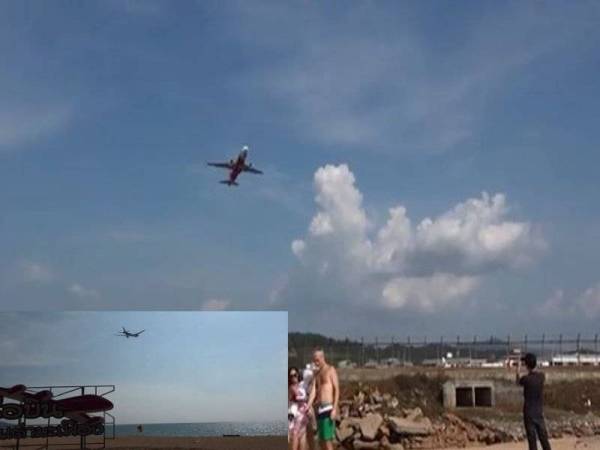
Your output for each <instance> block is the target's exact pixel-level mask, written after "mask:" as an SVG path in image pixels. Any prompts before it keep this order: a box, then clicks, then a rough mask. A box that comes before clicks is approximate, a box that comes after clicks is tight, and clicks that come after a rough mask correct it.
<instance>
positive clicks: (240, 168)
mask: <svg viewBox="0 0 600 450" xmlns="http://www.w3.org/2000/svg"><path fill="white" fill-rule="evenodd" d="M248 151H249V149H248V146H247V145H244V146H243V147H242V151H241V152H240V154H239V155H238V156H237V158H236V159H230V160H229V162H223V163H213V162H209V163H207V164H208V165H209V166H212V167H220V168H222V169H227V170H229V178H228V179H227V180H222V181H220V183H223V184H226V185H228V186H238V183H237V182H236V181H235V180H236V179H237V177H238V175H239V174H240V173H242V172H250V173H256V174H260V175H262V172H261V171H260V170H258V169H255V168H254V167H252V164H250V163H246V158H247V157H248Z"/></svg>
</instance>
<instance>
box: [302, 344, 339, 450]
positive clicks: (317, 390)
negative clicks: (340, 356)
mask: <svg viewBox="0 0 600 450" xmlns="http://www.w3.org/2000/svg"><path fill="white" fill-rule="evenodd" d="M313 363H314V366H315V369H316V374H315V378H314V381H313V386H312V388H311V390H310V398H309V400H308V406H309V410H310V411H313V405H316V407H317V433H318V435H319V441H320V443H321V448H322V449H323V450H333V441H334V439H335V419H336V418H337V417H338V411H339V409H338V404H339V400H340V387H339V382H338V376H337V372H336V371H335V368H334V367H332V366H330V365H329V364H327V361H325V353H324V352H323V349H321V348H317V349H315V351H314V352H313Z"/></svg>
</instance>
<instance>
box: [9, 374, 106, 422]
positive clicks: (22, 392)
mask: <svg viewBox="0 0 600 450" xmlns="http://www.w3.org/2000/svg"><path fill="white" fill-rule="evenodd" d="M3 397H4V398H9V399H11V400H16V401H17V402H21V403H24V404H34V405H35V404H39V403H44V402H45V403H47V404H48V407H49V408H48V411H47V412H46V413H47V414H50V415H53V416H54V417H57V418H60V417H61V416H64V417H67V418H69V419H71V420H75V421H76V422H79V423H87V424H89V425H92V424H96V423H98V424H101V423H104V418H103V417H100V416H90V415H89V414H88V413H99V412H104V411H109V410H111V409H113V404H112V402H111V401H110V400H108V399H106V398H104V397H102V396H99V395H89V394H87V395H76V396H74V397H69V398H63V399H60V400H57V399H54V398H53V397H54V395H53V394H52V392H51V391H39V392H36V393H29V392H27V387H26V386H24V385H22V384H17V385H15V386H12V387H9V388H3V387H0V404H1V403H2V401H1V400H2V398H3ZM34 411H37V412H38V413H39V412H40V409H39V408H38V409H37V410H36V409H34Z"/></svg>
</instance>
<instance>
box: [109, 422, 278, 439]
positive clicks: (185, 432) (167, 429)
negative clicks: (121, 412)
mask: <svg viewBox="0 0 600 450" xmlns="http://www.w3.org/2000/svg"><path fill="white" fill-rule="evenodd" d="M142 426H143V428H144V431H143V432H142V433H140V432H138V430H137V424H136V425H116V426H115V435H116V436H117V437H119V436H223V435H224V434H239V435H241V436H287V422H285V421H282V422H257V423H255V422H220V423H153V424H142ZM106 432H107V434H108V435H111V434H112V427H107V430H106Z"/></svg>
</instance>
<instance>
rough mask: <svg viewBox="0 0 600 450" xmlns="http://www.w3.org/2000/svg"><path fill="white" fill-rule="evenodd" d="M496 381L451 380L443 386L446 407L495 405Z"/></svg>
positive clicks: (489, 406) (488, 406)
mask: <svg viewBox="0 0 600 450" xmlns="http://www.w3.org/2000/svg"><path fill="white" fill-rule="evenodd" d="M494 394H495V392H494V382H493V381H486V380H451V381H446V382H445V383H444V386H443V400H444V407H445V408H448V409H454V408H474V407H487V408H491V407H493V406H494V405H495V395H494Z"/></svg>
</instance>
